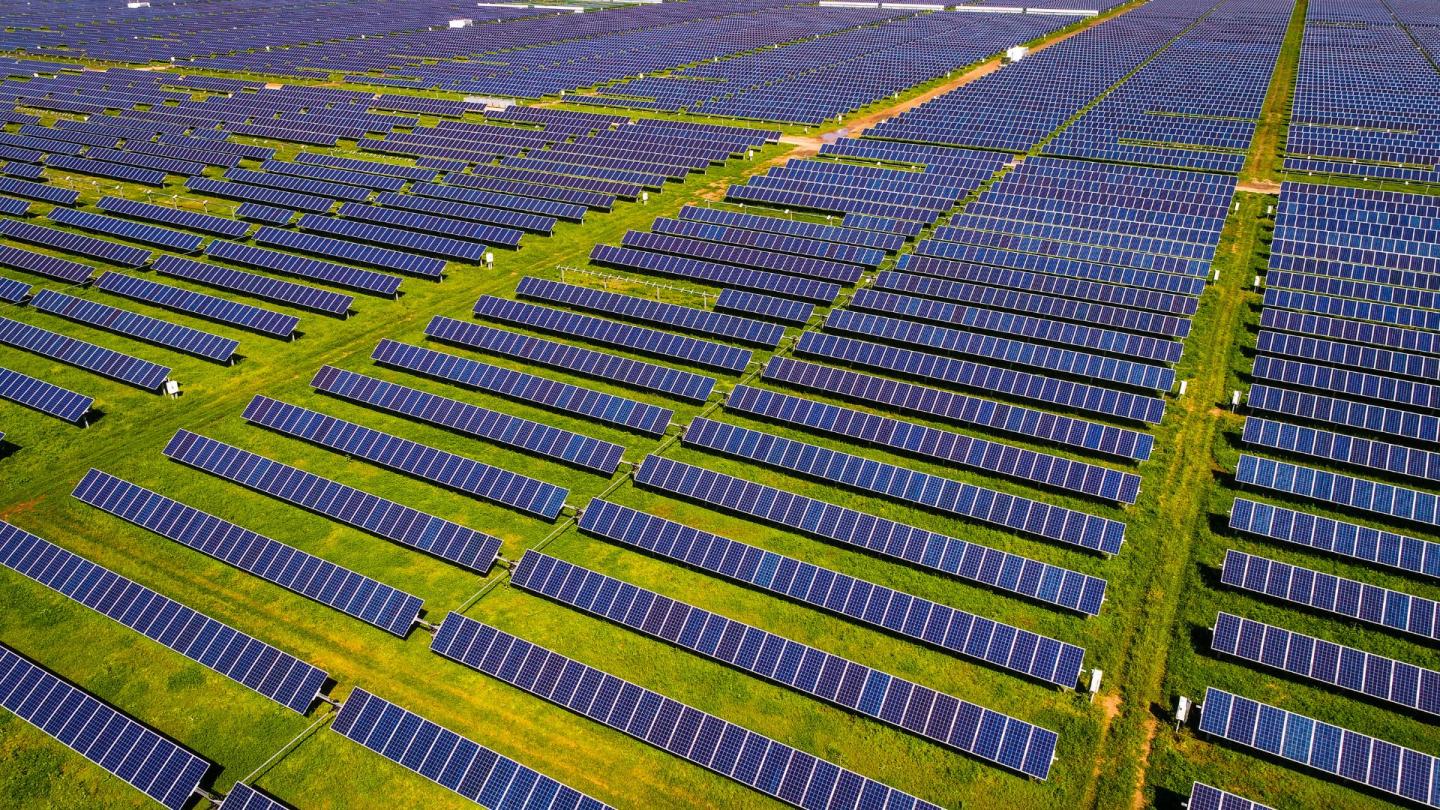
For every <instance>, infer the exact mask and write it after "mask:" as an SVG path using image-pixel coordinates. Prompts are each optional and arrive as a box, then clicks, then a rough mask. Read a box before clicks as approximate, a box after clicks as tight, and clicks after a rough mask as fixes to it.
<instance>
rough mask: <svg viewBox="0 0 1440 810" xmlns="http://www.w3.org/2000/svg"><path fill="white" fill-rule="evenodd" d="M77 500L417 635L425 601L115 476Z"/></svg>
mask: <svg viewBox="0 0 1440 810" xmlns="http://www.w3.org/2000/svg"><path fill="white" fill-rule="evenodd" d="M71 495H72V496H74V497H75V498H78V499H79V500H81V501H83V502H84V503H87V504H89V505H91V506H93V507H95V508H97V509H102V510H104V511H106V512H109V513H110V514H112V515H115V516H116V517H118V518H120V519H121V520H125V521H128V522H130V523H133V524H135V525H136V526H139V527H141V528H143V529H148V530H150V531H152V532H154V533H156V534H158V535H160V536H161V537H164V538H166V539H168V540H173V541H175V542H176V543H179V544H181V545H183V546H188V547H190V548H192V549H194V550H196V551H198V552H200V553H202V554H206V555H209V556H211V557H214V558H215V559H217V560H220V561H221V562H223V563H226V564H228V565H233V566H235V567H236V568H239V569H240V570H242V571H245V572H246V573H250V574H254V575H255V576H257V577H260V578H261V579H263V580H266V581H267V582H273V583H275V584H276V585H279V586H280V587H282V588H285V589H286V590H290V591H294V592H295V593H298V594H300V595H301V596H305V597H308V598H310V599H314V600H315V601H317V602H319V603H321V604H323V605H327V606H329V607H332V608H334V609H335V610H338V611H340V612H341V613H344V614H346V615H348V616H351V617H354V618H356V619H359V620H360V621H362V622H365V623H367V624H372V625H374V626H376V627H378V628H380V629H381V630H384V631H386V632H388V633H394V634H395V635H397V636H400V637H401V638H404V637H405V635H406V634H407V633H408V632H410V628H411V627H412V626H414V624H415V621H416V619H418V618H419V616H420V606H421V601H420V598H419V597H418V596H411V595H410V594H408V593H405V592H404V591H400V590H396V589H395V588H392V587H390V586H389V585H386V584H384V583H381V582H377V581H375V580H373V579H371V578H370V577H367V576H363V575H361V574H357V573H355V572H354V571H350V570H348V569H345V568H342V567H340V566H338V565H335V564H334V563H332V562H329V561H327V560H324V559H321V558H320V557H316V556H314V555H313V554H307V553H305V552H303V551H301V550H300V549H297V548H294V547H292V546H287V545H285V544H284V543H281V542H278V541H275V540H271V539H270V538H268V537H265V536H264V535H261V534H257V533H255V532H252V531H250V530H249V529H246V528H244V527H242V526H237V525H236V524H234V523H231V522H229V521H227V520H223V519H221V518H218V517H215V516H214V515H210V514H207V513H205V512H202V511H200V510H199V509H196V508H194V507H193V506H188V505H186V504H183V503H181V502H179V501H176V500H173V499H171V498H167V497H165V496H164V495H161V494H159V493H158V492H153V491H151V490H148V489H145V488H143V487H139V486H136V485H135V484H132V483H130V482H129V481H126V480H124V479H123V478H117V477H115V476H113V475H110V474H109V473H104V472H101V471H99V470H96V469H91V470H90V471H89V472H88V473H86V474H85V477H84V478H82V479H81V480H80V483H78V484H76V485H75V490H74V491H73V492H72V493H71Z"/></svg>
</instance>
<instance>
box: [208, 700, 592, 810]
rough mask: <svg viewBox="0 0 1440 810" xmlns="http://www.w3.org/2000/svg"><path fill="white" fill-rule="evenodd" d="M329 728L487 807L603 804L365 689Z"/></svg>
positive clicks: (548, 809)
mask: <svg viewBox="0 0 1440 810" xmlns="http://www.w3.org/2000/svg"><path fill="white" fill-rule="evenodd" d="M330 728H331V729H333V730H334V731H335V732H336V733H338V734H340V735H341V736H343V737H345V738H347V739H349V740H353V741H354V742H357V743H359V744H361V745H363V746H365V747H366V748H369V749H370V750H371V751H374V752H375V753H377V754H380V755H381V756H383V757H385V758H386V759H388V760H390V761H392V762H396V763H398V764H400V765H402V766H404V767H406V768H409V769H410V770H412V771H414V772H415V773H418V774H420V775H421V776H423V777H425V778H426V779H429V780H431V781H433V782H435V783H437V784H439V785H441V786H442V787H446V788H449V789H450V790H453V791H455V792H456V793H458V794H460V795H461V796H463V797H464V798H466V799H469V800H471V801H473V802H475V803H476V804H480V805H483V806H485V807H497V808H499V807H506V808H510V807H513V808H520V807H523V808H525V809H526V810H606V805H604V804H602V803H600V802H598V801H596V800H595V799H592V798H590V797H589V796H586V795H584V794H583V793H580V792H579V791H577V790H575V789H574V788H571V787H567V786H565V785H563V784H561V783H559V782H557V781H555V780H554V779H551V778H550V777H548V776H545V775H544V774H541V773H539V772H537V771H534V770H531V769H530V768H527V767H525V766H524V765H521V764H520V763H519V762H516V761H515V760H513V759H510V758H509V757H505V756H502V755H500V754H497V753H495V752H494V751H491V750H490V749H488V748H486V747H485V746H483V745H480V744H479V743H476V742H472V741H470V740H468V739H466V738H464V737H461V736H460V735H459V734H456V733H455V732H453V731H451V730H449V729H447V728H444V727H442V726H440V725H437V724H436V723H432V722H430V721H429V720H426V719H425V718H423V717H421V716H420V715H418V714H414V713H412V712H409V711H406V710H405V709H402V708H401V707H399V706H397V705H395V704H394V703H390V702H388V701H386V700H383V699H381V698H378V697H376V696H374V695H372V694H370V693H369V692H367V691H365V690H364V689H360V688H356V689H354V690H353V691H351V692H350V695H349V697H347V698H345V704H344V705H343V706H342V707H341V708H340V712H339V714H337V715H336V716H335V722H334V723H333V724H332V725H331V726H330ZM232 795H233V794H232ZM226 801H227V802H228V801H230V799H229V798H227V799H226ZM225 806H226V808H227V810H230V805H229V804H226V805H225Z"/></svg>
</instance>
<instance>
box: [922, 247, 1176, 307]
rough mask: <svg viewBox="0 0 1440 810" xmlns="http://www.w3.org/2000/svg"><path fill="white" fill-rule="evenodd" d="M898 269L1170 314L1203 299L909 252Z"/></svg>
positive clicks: (926, 276)
mask: <svg viewBox="0 0 1440 810" xmlns="http://www.w3.org/2000/svg"><path fill="white" fill-rule="evenodd" d="M896 269H897V270H901V271H904V272H905V273H906V274H919V275H921V276H923V277H925V278H933V279H940V280H944V281H950V282H966V283H972V284H984V285H988V286H993V287H1002V288H1006V289H1011V290H1020V291H1022V292H1028V293H1042V294H1045V295H1054V296H1059V297H1061V298H1069V299H1073V300H1076V301H1082V302H1091V303H1094V304H1104V305H1107V306H1120V307H1131V308H1135V309H1144V310H1150V311H1152V312H1156V313H1161V314H1168V315H1177V316H1189V315H1194V314H1195V313H1196V311H1198V309H1199V306H1200V304H1199V301H1198V300H1197V299H1196V298H1195V297H1193V296H1189V295H1178V294H1174V293H1167V292H1157V291H1154V290H1144V289H1141V288H1139V287H1126V286H1122V285H1119V284H1108V283H1105V282H1098V281H1087V280H1085V279H1080V278H1069V277H1065V276H1052V275H1048V274H1045V273H1037V272H1030V271H1026V270H1019V269H1015V268H1009V267H990V266H987V265H983V264H972V263H969V262H954V261H949V260H946V259H937V258H935V257H933V256H916V255H914V254H906V255H904V256H901V257H900V258H899V259H898V260H897V261H896ZM932 283H933V282H932ZM943 289H947V290H948V289H951V288H949V287H945V288H943Z"/></svg>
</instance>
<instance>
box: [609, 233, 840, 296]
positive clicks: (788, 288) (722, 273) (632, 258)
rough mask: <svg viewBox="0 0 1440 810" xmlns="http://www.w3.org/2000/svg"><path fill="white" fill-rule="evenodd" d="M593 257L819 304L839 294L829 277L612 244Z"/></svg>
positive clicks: (641, 268)
mask: <svg viewBox="0 0 1440 810" xmlns="http://www.w3.org/2000/svg"><path fill="white" fill-rule="evenodd" d="M590 261H592V262H595V263H596V264H603V265H610V266H613V267H620V268H624V269H629V270H644V271H646V272H650V273H659V274H661V275H667V276H678V277H680V278H686V279H691V280H694V281H703V282H705V283H707V284H714V285H716V286H722V287H739V288H741V289H744V290H750V291H753V292H762V293H773V294H775V295H781V296H785V297H787V298H798V299H800V300H802V301H810V302H813V303H818V304H829V303H831V302H833V301H834V300H835V299H836V297H838V296H839V295H840V286H839V285H838V284H834V283H831V282H828V281H819V280H817V279H809V278H800V277H799V276H789V275H785V274H784V273H771V272H769V271H766V270H751V269H749V268H745V267H736V266H734V265H729V264H718V263H716V262H706V261H701V260H699V259H691V258H688V257H686V256H670V255H668V254H664V253H651V252H649V251H645V250H634V249H632V248H623V247H615V246H613V245H596V246H595V247H594V249H592V250H591V251H590Z"/></svg>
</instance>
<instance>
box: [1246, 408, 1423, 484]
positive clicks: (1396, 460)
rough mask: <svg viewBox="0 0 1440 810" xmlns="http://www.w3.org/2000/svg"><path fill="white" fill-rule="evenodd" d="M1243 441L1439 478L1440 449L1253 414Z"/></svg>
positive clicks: (1382, 469) (1300, 453) (1349, 462)
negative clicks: (1430, 448)
mask: <svg viewBox="0 0 1440 810" xmlns="http://www.w3.org/2000/svg"><path fill="white" fill-rule="evenodd" d="M1240 439H1241V441H1243V442H1245V443H1246V444H1250V445H1255V446H1256V447H1268V448H1270V449H1273V450H1283V451H1285V452H1289V453H1296V454H1299V455H1305V456H1314V457H1316V458H1323V459H1327V460H1329V461H1337V462H1340V463H1342V464H1353V465H1355V466H1358V467H1369V468H1371V469H1375V470H1381V471H1383V472H1388V473H1391V474H1393V475H1403V476H1409V477H1411V478H1419V479H1422V480H1428V481H1440V453H1433V452H1430V451H1428V450H1421V449H1418V448H1414V447H1406V446H1404V445H1400V444H1390V443H1388V442H1382V441H1378V440H1376V439H1368V438H1362V437H1358V436H1346V435H1344V434H1341V433H1332V432H1330V431H1328V430H1320V429H1318V428H1312V427H1305V426H1302V425H1292V424H1289V423H1287V422H1273V421H1271V420H1269V419H1262V418H1260V417H1256V416H1251V417H1247V418H1246V420H1245V431H1244V432H1243V433H1242V434H1241V436H1240Z"/></svg>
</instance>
